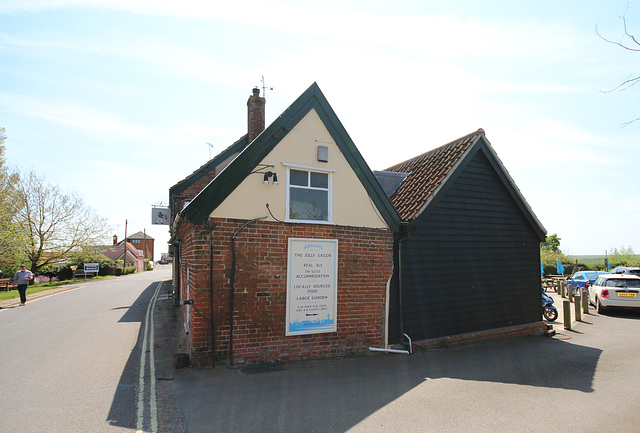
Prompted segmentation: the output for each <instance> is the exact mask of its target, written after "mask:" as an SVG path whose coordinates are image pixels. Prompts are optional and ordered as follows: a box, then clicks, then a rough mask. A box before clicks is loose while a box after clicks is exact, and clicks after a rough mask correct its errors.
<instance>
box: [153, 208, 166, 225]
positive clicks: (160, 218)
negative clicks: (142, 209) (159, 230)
mask: <svg viewBox="0 0 640 433" xmlns="http://www.w3.org/2000/svg"><path fill="white" fill-rule="evenodd" d="M151 224H159V225H164V226H168V225H169V208H168V207H161V206H153V207H152V208H151Z"/></svg>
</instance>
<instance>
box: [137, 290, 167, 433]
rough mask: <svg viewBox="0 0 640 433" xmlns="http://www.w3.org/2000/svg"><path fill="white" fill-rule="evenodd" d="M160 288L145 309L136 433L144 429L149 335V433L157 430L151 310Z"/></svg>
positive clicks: (153, 334)
mask: <svg viewBox="0 0 640 433" xmlns="http://www.w3.org/2000/svg"><path fill="white" fill-rule="evenodd" d="M161 287H162V283H158V287H157V288H156V291H155V293H154V294H153V297H152V298H151V301H150V302H149V306H148V307H147V314H146V317H145V322H144V330H143V332H144V334H143V337H142V348H141V353H140V378H139V387H138V389H139V391H138V416H137V422H136V427H137V429H138V432H137V433H142V432H143V429H144V394H145V390H146V388H145V380H144V378H145V370H146V362H147V335H149V340H150V341H149V363H150V365H149V373H150V374H149V376H150V377H149V380H150V382H151V385H150V390H149V417H150V423H151V432H152V433H153V432H156V431H157V430H158V405H157V400H156V378H155V376H156V368H155V356H154V353H153V351H154V347H155V341H154V338H155V333H154V330H153V326H154V321H153V310H154V309H155V305H156V301H157V300H158V293H160V288H161Z"/></svg>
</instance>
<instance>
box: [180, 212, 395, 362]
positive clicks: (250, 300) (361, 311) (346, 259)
mask: <svg viewBox="0 0 640 433" xmlns="http://www.w3.org/2000/svg"><path fill="white" fill-rule="evenodd" d="M215 222H216V224H217V225H216V227H215V228H214V229H213V258H214V259H213V260H214V263H213V298H214V302H213V316H214V323H215V327H216V332H215V333H216V346H217V352H218V357H220V358H221V359H223V360H225V362H229V334H230V333H229V312H230V305H229V301H230V296H229V294H230V289H231V280H230V278H231V237H232V235H233V233H234V232H235V231H236V230H237V229H238V228H239V227H240V226H241V225H242V224H244V223H245V222H246V221H244V220H242V221H241V220H227V219H216V220H215ZM210 236H211V231H209V230H204V229H203V226H192V225H189V226H188V227H186V226H185V227H184V228H183V230H182V232H181V236H180V241H181V252H182V256H181V280H182V284H183V287H186V278H187V271H188V275H189V284H188V290H186V289H185V290H183V292H184V293H183V299H192V300H193V301H194V306H195V308H197V310H199V311H200V312H201V313H202V314H203V315H204V316H206V317H207V318H208V317H210V315H211V310H210V301H209V299H210V298H209V297H210V273H209V270H210V257H211V255H210V254H211V250H210V243H209V242H210ZM291 237H293V238H317V239H338V302H337V303H338V310H337V332H332V333H324V334H312V335H302V336H285V316H286V302H287V301H286V293H287V248H288V239H289V238H291ZM235 247H236V256H237V259H236V279H235V290H234V294H235V308H234V327H233V363H234V364H236V365H237V364H251V363H260V362H267V361H274V360H297V359H314V358H321V357H338V356H346V355H350V354H356V353H362V352H364V351H367V350H368V347H369V346H375V347H383V346H384V335H385V329H384V327H385V309H386V284H387V281H388V280H389V278H390V277H391V273H392V266H393V263H392V247H393V236H392V234H391V233H390V232H389V231H388V230H379V229H367V228H355V227H341V226H331V225H313V224H280V223H276V222H266V221H259V222H254V223H251V224H249V225H248V226H246V227H245V228H243V229H242V230H241V231H240V232H239V233H238V236H237V237H236V242H235ZM184 308H186V307H184ZM189 310H190V311H189V316H190V317H189V320H190V322H191V332H190V334H189V338H188V340H189V343H190V347H191V357H192V362H193V363H194V364H196V365H207V364H210V363H211V354H212V351H211V333H210V325H209V323H208V322H207V320H205V319H204V318H202V317H201V316H200V315H198V314H197V313H196V312H195V310H194V308H190V309H189ZM185 312H186V311H185Z"/></svg>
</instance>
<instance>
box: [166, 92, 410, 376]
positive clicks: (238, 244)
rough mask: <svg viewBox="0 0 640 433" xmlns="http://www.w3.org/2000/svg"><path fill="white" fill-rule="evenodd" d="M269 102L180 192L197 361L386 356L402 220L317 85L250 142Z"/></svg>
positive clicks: (181, 290) (183, 286)
mask: <svg viewBox="0 0 640 433" xmlns="http://www.w3.org/2000/svg"><path fill="white" fill-rule="evenodd" d="M263 101H264V99H263V98H260V97H259V93H258V91H257V89H255V90H254V94H253V95H252V96H251V97H250V99H249V102H248V105H249V133H248V135H247V136H245V137H243V138H241V139H240V140H239V141H238V142H236V143H235V144H234V145H232V146H231V147H230V148H228V149H227V150H226V151H225V152H223V153H222V154H221V155H219V156H218V157H216V158H214V159H213V160H212V161H210V162H209V163H207V164H206V165H205V166H203V167H202V168H201V169H200V170H198V171H196V172H195V173H193V174H192V175H191V176H189V177H187V178H186V179H184V180H183V181H181V182H179V183H178V184H176V185H174V187H172V188H171V190H170V193H171V197H170V204H171V209H172V221H173V225H172V239H171V242H172V243H173V248H174V249H173V251H174V256H175V260H174V278H175V284H176V286H177V292H178V295H179V297H180V299H182V300H183V302H186V311H185V313H186V314H185V315H186V326H187V329H189V336H188V343H189V347H190V352H191V357H192V360H193V362H194V363H196V364H205V363H210V362H212V356H214V359H218V358H219V359H222V360H225V362H228V363H234V364H238V363H241V364H242V363H244V364H247V363H256V362H265V361H272V360H275V359H279V360H283V359H305V358H307V359H308V358H321V357H334V356H346V355H348V354H350V353H363V352H366V351H367V350H368V348H369V347H370V346H375V347H382V346H384V345H385V341H386V306H387V285H388V282H389V279H390V278H391V275H392V247H393V232H395V231H397V230H398V224H399V217H398V214H397V212H396V211H395V209H394V208H393V206H392V205H391V202H390V200H389V199H388V197H387V196H386V194H385V193H384V191H383V190H382V188H381V187H380V185H379V183H378V182H377V181H376V179H375V177H374V175H373V173H372V172H371V170H370V169H369V167H368V166H367V165H366V163H365V162H364V160H363V158H362V156H361V155H360V153H359V152H358V150H357V149H356V147H355V145H354V144H353V142H352V141H351V139H350V137H349V135H348V134H347V132H346V130H345V129H344V127H343V126H342V124H341V123H340V121H339V120H338V118H337V116H336V114H335V113H334V111H333V110H332V108H331V107H330V105H329V103H328V102H327V100H326V99H325V97H324V95H323V94H322V92H321V91H320V89H319V87H318V86H317V85H316V84H315V83H314V84H313V85H312V86H311V87H310V88H309V89H307V90H306V91H305V92H304V93H303V94H302V95H301V96H300V97H299V98H298V99H297V100H296V101H294V103H293V104H292V105H291V106H290V107H289V108H288V109H287V110H286V111H285V112H284V113H283V114H282V115H280V117H278V118H277V119H276V120H275V121H274V122H273V123H272V124H271V125H270V126H269V127H268V128H267V129H266V130H264V131H263V132H261V133H258V134H254V135H256V137H255V138H254V139H251V136H252V134H251V125H252V122H251V119H252V114H255V113H253V112H252V109H253V108H254V107H253V105H254V103H255V102H257V103H259V104H260V103H261V105H262V109H263V107H264V102H263ZM258 124H259V122H258ZM263 124H264V122H263ZM206 179H212V180H211V181H210V182H209V183H208V184H206V186H204V188H202V189H201V190H198V186H197V184H198V182H202V183H204V182H206ZM202 316H204V317H202ZM210 318H212V319H213V320H212V321H211V322H209V321H208V320H209V319H210Z"/></svg>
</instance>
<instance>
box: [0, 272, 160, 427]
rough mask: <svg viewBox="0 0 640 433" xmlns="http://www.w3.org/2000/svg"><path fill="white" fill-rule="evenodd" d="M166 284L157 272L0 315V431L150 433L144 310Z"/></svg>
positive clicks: (82, 288) (38, 301) (78, 290)
mask: <svg viewBox="0 0 640 433" xmlns="http://www.w3.org/2000/svg"><path fill="white" fill-rule="evenodd" d="M170 277H171V274H170V269H169V267H160V268H158V269H157V270H154V271H152V272H145V273H142V274H135V275H131V276H125V277H118V278H113V279H107V280H103V281H96V282H91V283H86V284H85V283H80V284H79V285H78V286H77V287H76V288H75V289H73V290H69V291H66V292H63V293H58V294H56V295H53V296H46V297H42V298H38V299H35V300H28V302H27V305H26V306H24V307H18V306H15V307H9V308H3V309H2V310H0V347H2V352H1V354H0V365H1V366H2V372H3V373H2V385H1V388H0V389H1V390H2V392H1V395H2V398H0V414H1V415H0V431H1V432H11V433H16V432H47V433H52V432H114V431H132V430H133V431H136V430H137V429H138V428H139V427H142V430H144V431H150V430H151V425H152V422H153V413H152V409H151V408H152V404H153V403H154V400H153V399H152V398H150V395H151V394H152V391H154V390H153V389H152V386H154V385H155V380H151V379H150V378H149V376H148V374H149V373H150V371H151V368H150V367H151V365H152V364H151V363H150V356H151V355H152V352H153V351H152V350H151V351H150V350H149V341H151V340H149V337H150V335H151V334H150V333H149V332H148V331H149V329H150V326H149V323H150V321H149V320H148V319H147V317H148V316H147V311H148V309H149V305H150V303H151V302H152V301H153V300H155V299H157V298H154V296H157V295H156V294H159V293H160V287H161V285H162V283H161V282H162V281H164V280H167V279H170ZM27 298H28V299H29V294H28V292H27ZM145 336H146V337H147V339H146V340H147V341H146V343H147V346H145V350H141V349H142V347H143V346H142V343H143V342H145ZM151 348H153V346H151ZM143 360H144V361H143ZM140 371H142V372H143V373H144V374H143V375H141V374H140ZM140 391H141V392H140ZM140 395H142V396H143V397H142V400H141V399H140ZM139 407H142V409H141V410H138V408H139Z"/></svg>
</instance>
